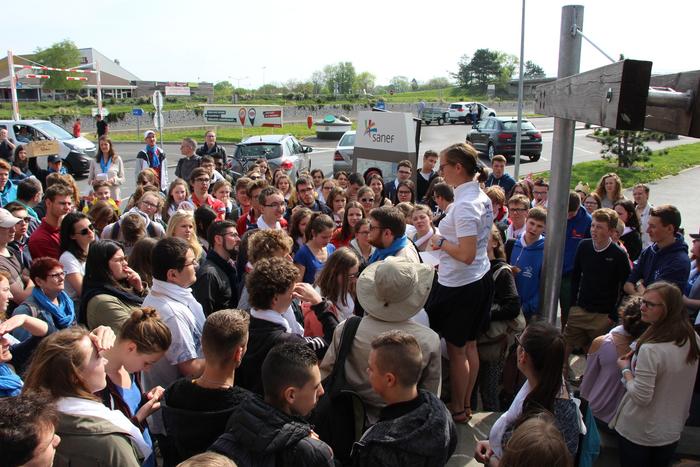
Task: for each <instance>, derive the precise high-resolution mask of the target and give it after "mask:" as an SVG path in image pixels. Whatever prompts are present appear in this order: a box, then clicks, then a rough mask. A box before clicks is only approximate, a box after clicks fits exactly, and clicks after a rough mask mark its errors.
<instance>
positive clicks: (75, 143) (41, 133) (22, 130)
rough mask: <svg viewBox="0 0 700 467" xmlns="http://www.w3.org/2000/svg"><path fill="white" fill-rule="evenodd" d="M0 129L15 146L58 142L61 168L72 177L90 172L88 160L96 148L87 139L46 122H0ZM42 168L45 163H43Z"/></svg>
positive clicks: (92, 156) (95, 151) (93, 155)
mask: <svg viewBox="0 0 700 467" xmlns="http://www.w3.org/2000/svg"><path fill="white" fill-rule="evenodd" d="M0 127H2V128H6V129H7V133H8V136H9V137H10V138H12V140H13V141H14V142H15V143H16V144H27V143H30V142H32V141H42V140H56V141H58V150H59V153H58V155H59V156H60V157H61V158H62V159H63V166H64V167H65V168H66V171H68V173H70V174H72V175H74V176H83V175H86V174H87V173H88V171H89V170H90V159H92V158H94V157H95V154H96V153H97V147H96V146H95V144H94V143H93V142H92V141H90V140H89V139H86V138H83V137H82V136H81V137H79V138H76V137H74V136H73V135H71V134H70V133H69V132H67V131H66V130H64V129H63V128H61V127H60V126H58V125H56V124H55V123H53V122H50V121H48V120H0ZM43 165H44V167H45V166H46V163H45V162H44V163H43Z"/></svg>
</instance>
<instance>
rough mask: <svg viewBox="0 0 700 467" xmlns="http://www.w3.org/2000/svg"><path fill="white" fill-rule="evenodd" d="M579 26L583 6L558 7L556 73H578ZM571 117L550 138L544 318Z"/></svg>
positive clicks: (559, 121) (552, 307)
mask: <svg viewBox="0 0 700 467" xmlns="http://www.w3.org/2000/svg"><path fill="white" fill-rule="evenodd" d="M582 26H583V6H582V5H567V6H565V7H563V8H562V14H561V31H560V34H559V71H558V73H557V76H558V77H559V78H565V77H567V76H571V75H575V74H577V73H578V72H579V67H580V62H581V36H580V35H578V34H576V30H577V29H581V28H582ZM575 123H576V122H575V121H574V120H567V119H563V118H555V119H554V135H553V138H554V141H553V143H552V167H551V172H550V173H551V174H552V179H551V180H550V182H549V195H548V197H547V200H548V209H547V241H546V242H545V244H544V263H543V265H542V277H543V278H544V293H543V295H542V309H543V312H544V315H545V316H546V317H547V320H548V321H549V322H550V323H552V324H554V323H556V320H557V309H558V301H559V288H560V287H561V272H562V268H563V265H564V245H565V243H566V221H567V211H568V205H569V185H570V183H571V166H572V161H573V157H574V128H575Z"/></svg>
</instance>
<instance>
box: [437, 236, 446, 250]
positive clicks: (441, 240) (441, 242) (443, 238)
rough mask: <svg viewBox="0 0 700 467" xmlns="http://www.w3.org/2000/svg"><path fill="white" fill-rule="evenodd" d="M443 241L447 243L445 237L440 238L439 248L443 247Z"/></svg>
mask: <svg viewBox="0 0 700 467" xmlns="http://www.w3.org/2000/svg"><path fill="white" fill-rule="evenodd" d="M443 243H445V237H442V238H441V239H440V240H438V243H437V246H438V248H442V244H443Z"/></svg>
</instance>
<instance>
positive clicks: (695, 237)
mask: <svg viewBox="0 0 700 467" xmlns="http://www.w3.org/2000/svg"><path fill="white" fill-rule="evenodd" d="M690 238H692V239H694V240H700V233H696V234H690Z"/></svg>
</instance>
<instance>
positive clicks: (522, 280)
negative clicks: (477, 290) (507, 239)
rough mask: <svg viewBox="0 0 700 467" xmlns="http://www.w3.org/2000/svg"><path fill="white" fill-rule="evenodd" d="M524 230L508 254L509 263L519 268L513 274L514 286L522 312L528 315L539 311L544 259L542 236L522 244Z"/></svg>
mask: <svg viewBox="0 0 700 467" xmlns="http://www.w3.org/2000/svg"><path fill="white" fill-rule="evenodd" d="M524 236H525V232H523V233H522V234H520V237H518V240H517V241H516V242H515V244H514V245H513V252H512V253H511V255H510V264H511V265H512V266H517V267H519V268H520V272H519V273H517V274H515V286H516V287H517V289H518V295H520V303H521V304H522V306H523V314H524V315H525V317H528V318H529V317H530V316H532V315H534V314H536V313H539V312H540V275H541V273H542V260H543V259H544V236H542V235H540V238H539V239H537V240H536V241H534V242H532V243H531V244H530V245H527V246H525V245H524V244H523V237H524Z"/></svg>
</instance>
